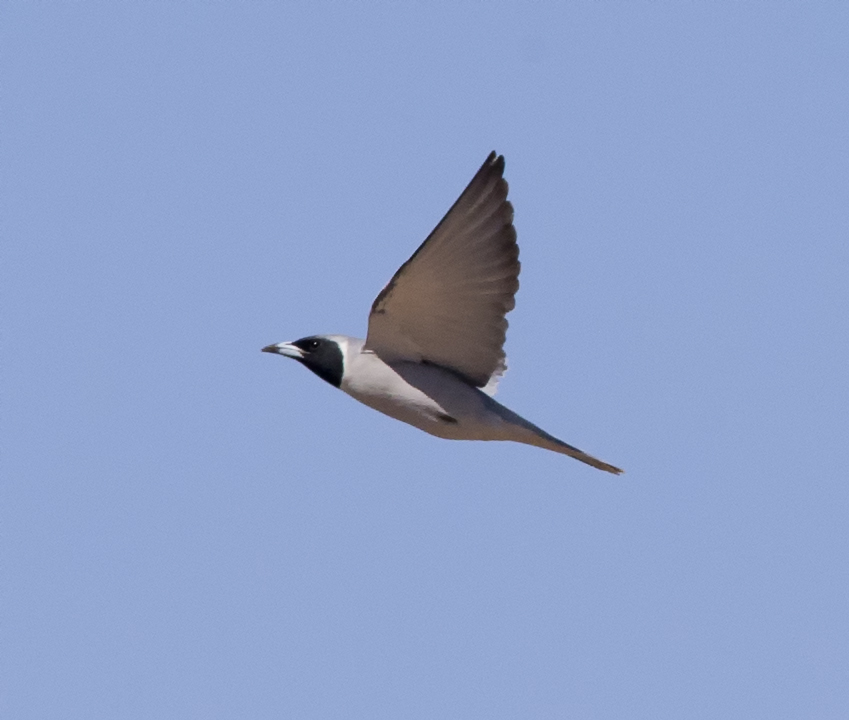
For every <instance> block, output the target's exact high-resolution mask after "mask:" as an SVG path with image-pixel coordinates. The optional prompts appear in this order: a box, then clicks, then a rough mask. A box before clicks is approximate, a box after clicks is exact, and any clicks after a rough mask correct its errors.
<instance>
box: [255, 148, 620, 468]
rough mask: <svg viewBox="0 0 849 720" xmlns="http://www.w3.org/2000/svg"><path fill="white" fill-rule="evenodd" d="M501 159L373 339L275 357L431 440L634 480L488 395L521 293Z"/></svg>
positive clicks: (403, 278)
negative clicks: (524, 449)
mask: <svg viewBox="0 0 849 720" xmlns="http://www.w3.org/2000/svg"><path fill="white" fill-rule="evenodd" d="M503 172H504V158H503V157H500V156H496V154H495V153H492V154H491V155H490V156H489V157H488V158H487V160H486V162H485V163H484V164H483V166H482V167H481V169H480V170H479V171H478V172H477V174H476V175H475V177H474V178H473V179H472V181H471V182H470V183H469V185H468V187H467V188H466V189H465V190H464V191H463V193H462V194H461V195H460V197H459V199H458V200H457V202H456V203H454V205H453V206H452V208H451V209H450V210H449V211H448V213H447V214H446V215H445V217H444V218H443V219H442V221H441V222H440V223H439V225H437V227H436V228H435V229H434V231H433V232H432V233H431V234H430V235H429V236H428V238H427V239H426V240H425V241H424V242H423V243H422V245H421V246H420V247H419V248H418V250H416V252H415V253H414V254H413V256H412V257H411V258H410V259H409V260H408V261H407V262H406V263H404V264H403V265H402V266H401V268H400V269H399V270H398V272H396V273H395V275H394V276H393V278H392V279H391V280H390V281H389V283H388V284H387V286H386V287H385V288H384V289H383V290H382V291H381V292H380V294H379V295H378V296H377V298H376V299H375V301H374V304H373V305H372V311H371V314H370V316H369V329H368V337H367V338H366V340H360V339H359V338H352V337H348V336H345V335H314V336H310V337H306V338H302V339H301V340H297V341H295V342H294V343H278V344H277V345H269V346H268V347H265V348H263V350H264V351H265V352H274V353H278V354H280V355H285V356H287V357H291V358H294V359H296V360H298V361H299V362H301V363H302V364H304V365H306V366H307V367H308V368H309V369H310V370H312V371H313V372H315V373H316V374H317V375H319V376H320V377H321V378H322V379H324V380H326V381H327V382H329V383H331V384H332V385H335V386H336V387H338V388H340V389H341V390H343V391H344V392H346V393H347V394H349V395H351V396H352V397H353V398H355V399H357V400H359V401H360V402H362V403H364V404H365V405H368V406H369V407H372V408H374V409H375V410H378V411H380V412H382V413H384V414H386V415H389V416H390V417H392V418H395V419H397V420H401V421H403V422H406V423H409V424H410V425H413V426H415V427H417V428H419V429H421V430H424V431H425V432H428V433H430V434H431V435H436V436H438V437H442V438H447V439H452V440H510V441H514V442H520V443H525V444H528V445H534V446H537V447H541V448H545V449H548V450H553V451H555V452H559V453H563V454H565V455H570V456H571V457H574V458H576V459H578V460H581V461H582V462H585V463H587V464H588V465H592V466H593V467H596V468H599V469H601V470H606V471H608V472H611V473H617V474H618V473H621V472H622V471H621V470H620V469H619V468H617V467H614V466H613V465H609V464H607V463H605V462H602V461H601V460H598V459H597V458H594V457H592V456H591V455H587V454H586V453H584V452H582V451H581V450H578V449H577V448H575V447H573V446H571V445H568V444H566V443H564V442H563V441H562V440H558V439H557V438H555V437H554V436H552V435H549V434H548V433H546V432H545V431H544V430H542V429H540V428H538V427H537V426H536V425H533V424H532V423H530V422H528V421H527V420H525V419H524V418H522V417H520V416H519V415H517V414H516V413H514V412H513V411H512V410H509V409H507V408H506V407H504V406H503V405H501V404H500V403H498V402H497V401H496V400H494V399H493V398H492V397H490V396H489V394H488V393H494V391H495V385H496V384H497V381H498V379H499V377H500V376H501V374H502V373H503V372H504V369H505V367H506V364H505V356H504V350H503V345H504V339H505V333H506V330H507V320H506V319H505V317H504V316H505V315H506V314H507V313H508V312H509V311H510V310H512V309H513V306H514V304H515V301H514V295H515V293H516V290H517V289H518V287H519V281H518V276H519V260H518V256H519V250H518V246H517V245H516V231H515V229H514V228H513V208H512V206H511V205H510V203H509V202H508V201H507V183H506V181H505V180H504V178H503V177H502V175H503Z"/></svg>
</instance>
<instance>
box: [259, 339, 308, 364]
mask: <svg viewBox="0 0 849 720" xmlns="http://www.w3.org/2000/svg"><path fill="white" fill-rule="evenodd" d="M262 351H263V352H268V353H276V354H277V355H283V356H284V357H289V358H294V359H295V360H301V359H303V357H304V351H303V350H301V348H299V347H298V346H297V345H292V343H286V342H282V343H277V344H276V345H266V346H265V347H264V348H263V349H262Z"/></svg>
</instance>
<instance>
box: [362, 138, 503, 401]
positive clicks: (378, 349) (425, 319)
mask: <svg viewBox="0 0 849 720" xmlns="http://www.w3.org/2000/svg"><path fill="white" fill-rule="evenodd" d="M503 174H504V157H503V156H496V154H495V153H494V152H493V153H491V154H490V156H489V157H488V158H487V159H486V162H485V163H484V164H483V165H482V166H481V168H480V170H478V172H477V174H476V175H475V176H474V178H472V181H471V182H470V183H469V185H468V187H467V188H466V189H465V190H464V191H463V193H462V195H460V197H459V198H458V199H457V202H455V203H454V205H453V206H452V207H451V209H450V210H449V211H448V213H447V214H446V215H445V217H444V218H442V220H441V221H440V223H439V224H438V225H437V226H436V228H435V229H434V230H433V232H432V233H431V234H430V235H429V236H428V238H427V239H426V240H425V241H424V242H423V243H422V244H421V245H420V246H419V249H418V250H416V252H414V253H413V255H412V257H411V258H410V259H409V260H407V262H405V263H404V264H403V265H402V266H401V267H400V268H399V269H398V272H396V273H395V275H394V276H393V278H392V279H391V280H390V281H389V284H388V285H387V286H386V287H385V288H383V290H382V291H381V292H380V294H379V295H378V296H377V298H376V299H375V301H374V304H373V305H372V307H371V314H370V315H369V322H368V337H367V338H366V345H365V348H366V349H368V350H372V351H374V352H375V353H377V354H378V355H379V356H381V357H382V358H383V359H384V360H386V361H388V362H391V361H393V360H396V361H397V360H408V361H413V362H428V363H433V364H435V365H440V366H442V367H444V368H448V369H449V370H452V371H453V372H455V373H457V374H458V375H460V376H462V377H463V378H465V379H466V380H468V381H469V382H470V383H471V384H473V385H475V386H476V387H479V388H484V389H486V390H487V391H489V392H494V391H495V385H496V384H497V380H498V378H499V377H500V376H501V375H502V374H503V373H504V371H505V369H506V363H505V356H504V350H503V345H504V339H505V336H506V333H507V320H506V319H505V317H504V316H505V315H506V314H507V313H508V312H510V311H511V310H512V309H513V307H514V305H515V300H514V298H513V296H514V295H515V293H516V290H518V289H519V246H518V245H517V244H516V230H515V228H514V227H513V206H512V205H511V204H510V203H509V202H508V201H507V181H506V180H505V179H504V178H503V177H502V176H503Z"/></svg>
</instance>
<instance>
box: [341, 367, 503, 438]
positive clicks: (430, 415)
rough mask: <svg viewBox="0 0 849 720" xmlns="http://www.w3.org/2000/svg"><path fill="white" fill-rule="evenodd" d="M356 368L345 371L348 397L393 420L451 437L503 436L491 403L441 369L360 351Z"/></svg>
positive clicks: (501, 423)
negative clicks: (387, 360) (388, 360)
mask: <svg viewBox="0 0 849 720" xmlns="http://www.w3.org/2000/svg"><path fill="white" fill-rule="evenodd" d="M355 362H356V363H357V366H358V367H357V372H354V373H350V374H349V373H346V377H350V376H353V377H355V378H356V380H354V381H351V380H348V379H343V381H342V387H341V389H342V390H344V391H345V392H346V393H348V395H350V396H351V397H353V398H355V399H357V400H359V401H360V402H361V403H363V404H365V405H368V406H369V407H371V408H374V409H375V410H377V411H379V412H382V413H383V414H385V415H389V416H390V417H392V418H395V419H396V420H401V421H402V422H405V423H409V424H410V425H413V426H414V427H417V428H419V429H420V430H424V431H425V432H427V433H430V434H431V435H436V436H438V437H442V438H448V439H452V440H500V439H506V438H505V437H504V432H505V430H506V428H505V427H504V423H503V421H502V420H501V418H500V417H499V416H498V415H497V414H496V413H494V412H492V411H491V409H490V404H491V403H493V402H494V401H492V400H491V399H490V398H489V397H488V396H486V395H485V394H484V393H482V392H481V391H480V390H478V389H477V388H474V387H471V386H470V385H467V384H466V383H464V382H463V381H462V380H460V379H459V378H457V377H456V376H455V375H453V374H452V373H450V372H448V371H447V370H443V369H441V368H438V367H435V366H433V365H422V364H419V363H396V364H393V365H391V366H390V365H387V364H386V363H384V362H383V361H382V360H381V359H380V358H378V357H377V356H376V355H373V354H370V353H364V354H362V355H359V356H358V357H357V359H356V360H355Z"/></svg>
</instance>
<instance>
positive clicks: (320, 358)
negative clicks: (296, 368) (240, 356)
mask: <svg viewBox="0 0 849 720" xmlns="http://www.w3.org/2000/svg"><path fill="white" fill-rule="evenodd" d="M262 352H267V353H276V354H277V355H283V357H288V358H292V359H293V360H297V361H298V362H299V363H301V364H302V365H305V366H306V367H308V368H309V369H310V370H312V371H313V372H314V373H315V374H316V375H318V376H319V377H320V378H321V379H322V380H326V381H327V382H329V383H330V384H331V385H333V386H334V387H339V386H340V385H341V384H342V375H343V374H344V372H345V357H344V352H343V348H342V346H341V344H340V342H339V340H338V339H336V338H334V337H331V336H329V335H310V336H309V337H305V338H301V339H300V340H295V341H294V342H282V343H277V344H276V345H267V346H266V347H264V348H263V349H262Z"/></svg>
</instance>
